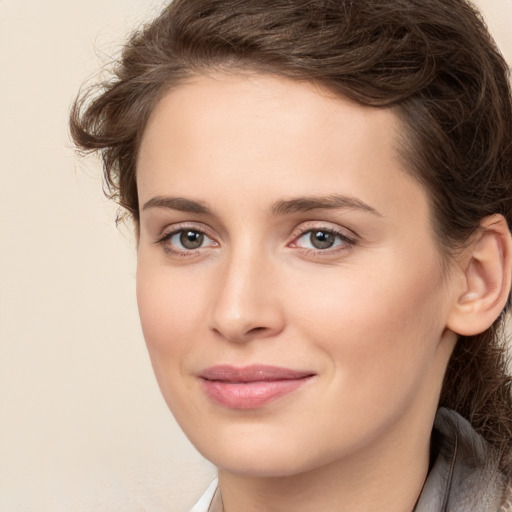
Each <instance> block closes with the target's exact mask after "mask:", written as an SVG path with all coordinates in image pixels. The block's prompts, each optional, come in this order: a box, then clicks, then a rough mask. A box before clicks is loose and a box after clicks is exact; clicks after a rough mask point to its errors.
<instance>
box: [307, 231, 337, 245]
mask: <svg viewBox="0 0 512 512" xmlns="http://www.w3.org/2000/svg"><path fill="white" fill-rule="evenodd" d="M334 238H335V236H334V234H333V233H329V232H327V231H313V232H312V233H311V244H312V245H313V247H315V248H316V249H328V248H329V247H332V246H333V244H334Z"/></svg>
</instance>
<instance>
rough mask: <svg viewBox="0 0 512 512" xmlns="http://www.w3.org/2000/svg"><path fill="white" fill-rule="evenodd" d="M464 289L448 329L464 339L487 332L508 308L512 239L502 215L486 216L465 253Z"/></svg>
mask: <svg viewBox="0 0 512 512" xmlns="http://www.w3.org/2000/svg"><path fill="white" fill-rule="evenodd" d="M463 261H464V268H463V280H462V283H463V284H462V286H461V287H460V288H459V289H458V290H457V293H456V297H455V299H456V300H455V303H454V305H453V309H452V311H451V313H450V316H449V319H448V325H447V327H448V328H449V329H450V330H452V331H453V332H456V333H457V334H460V335H462V336H473V335H475V334H479V333H481V332H483V331H485V330H486V329H487V328H488V327H490V326H491V325H492V323H493V322H494V320H496V318H498V316H499V315H500V313H501V311H502V310H503V308H504V307H505V304H506V302H507V298H508V295H509V293H510V286H511V279H512V238H511V235H510V231H509V229H508V226H507V222H506V220H505V218H504V217H503V216H502V215H492V216H490V217H486V218H485V219H484V220H483V221H482V222H481V224H480V229H479V230H478V232H477V233H476V235H475V238H474V240H473V241H472V243H471V244H470V246H469V247H467V249H466V250H465V251H464V260H463Z"/></svg>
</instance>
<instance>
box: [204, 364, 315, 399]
mask: <svg viewBox="0 0 512 512" xmlns="http://www.w3.org/2000/svg"><path fill="white" fill-rule="evenodd" d="M313 377H314V373H312V372H305V371H298V370H292V369H290V368H280V367H277V366H267V365H252V366H246V367H243V368H237V367H234V366H229V365H219V366H212V367H210V368H207V369H205V370H203V371H202V372H201V373H200V374H199V378H200V379H201V383H202V386H203V389H204V391H205V393H206V395H207V396H208V397H209V398H210V399H211V400H212V401H213V402H215V403H216V404H218V405H222V406H224V407H228V408H230V409H256V408H259V407H263V406H264V405H267V404H269V403H270V402H273V401H274V400H276V399H278V398H280V397H282V396H284V395H287V394H289V393H292V392H293V391H295V390H296V389H298V388H300V387H301V386H303V385H304V384H305V383H307V382H308V381H309V380H311V378H313Z"/></svg>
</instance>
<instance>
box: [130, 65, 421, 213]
mask: <svg viewBox="0 0 512 512" xmlns="http://www.w3.org/2000/svg"><path fill="white" fill-rule="evenodd" d="M401 130H402V127H401V124H400V122H399V120H398V116H397V115H396V114H395V113H394V111H393V110H391V109H383V108H380V109H379V108H371V107H365V106H362V105H359V104H356V103H354V102H352V101H350V100H348V99H346V98H344V97H340V96H337V95H334V94H333V93H332V92H330V91H329V90H327V89H325V88H322V87H321V86H319V85H318V84H313V83H309V82H298V81H292V80H288V79H284V78H276V77H270V76H261V75H238V76H235V75H226V74H215V75H209V76H198V77H195V78H194V79H192V80H191V81H190V82H189V83H187V84H186V85H182V86H180V87H177V88H176V89H173V90H171V91H170V92H168V93H167V94H166V95H165V96H164V97H163V98H162V99H161V101H160V102H159V103H158V104H157V106H156V107H155V109H154V111H153V113H152V115H151V117H150V119H149V122H148V124H147V127H146V130H145V133H144V136H143V139H142V143H141V148H140V152H139V161H138V176H137V182H138V188H139V195H140V197H139V201H140V204H143V203H144V202H146V201H147V200H149V199H150V198H151V197H153V196H156V195H165V194H170V195H173V196H186V197H190V195H191V194H192V195H194V194H195V195H201V196H202V197H201V199H202V200H205V199H206V200H208V199H215V196H219V198H220V199H222V200H225V199H227V200H229V202H231V203H237V204H239V205H240V207H241V208H243V207H245V206H247V205H248V204H249V202H250V201H252V200H254V199H255V198H256V199H257V200H258V202H259V204H263V203H265V202H268V203H270V202H275V201H276V200H280V199H282V198H283V197H289V196H303V195H305V193H306V192H307V195H309V196H311V195H315V194H318V195H329V194H333V193H339V194H345V195H350V196H356V197H358V198H359V199H361V200H362V201H364V202H365V203H367V204H373V205H374V206H375V208H376V209H379V207H380V208H382V207H383V206H385V207H386V208H385V209H387V210H393V209H396V208H397V207H398V204H401V206H402V210H404V209H406V208H408V207H410V206H411V204H410V203H411V201H417V202H418V201H419V202H418V204H416V205H414V206H415V209H417V208H418V206H419V205H420V204H426V197H425V193H424V191H423V189H422V187H421V186H420V185H419V184H418V183H417V182H416V180H413V179H412V178H411V177H410V176H409V174H408V173H407V172H405V169H404V166H403V163H402V160H401V158H400V156H399V155H400V153H399V151H398V150H397V144H398V140H399V138H400V137H399V135H400V132H401ZM412 190H414V194H412V195H411V191H412ZM224 195H225V196H226V197H224ZM198 199H199V198H198ZM420 210H421V208H420Z"/></svg>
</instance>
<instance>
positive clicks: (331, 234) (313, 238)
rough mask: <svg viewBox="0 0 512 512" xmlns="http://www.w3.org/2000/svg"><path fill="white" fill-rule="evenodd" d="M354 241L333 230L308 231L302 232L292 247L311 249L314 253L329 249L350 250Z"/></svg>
mask: <svg viewBox="0 0 512 512" xmlns="http://www.w3.org/2000/svg"><path fill="white" fill-rule="evenodd" d="M354 244H355V240H354V239H352V238H350V237H348V236H346V235H345V234H343V233H341V232H339V231H336V230H333V229H326V228H321V229H308V230H307V231H303V232H302V234H301V235H300V236H298V237H297V238H296V239H295V242H293V246H294V247H301V248H303V249H311V250H315V251H327V250H329V249H336V248H339V249H343V248H347V249H348V248H350V247H351V246H352V245H354Z"/></svg>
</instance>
